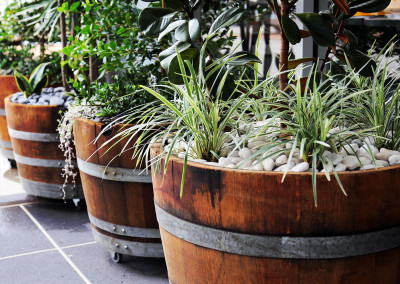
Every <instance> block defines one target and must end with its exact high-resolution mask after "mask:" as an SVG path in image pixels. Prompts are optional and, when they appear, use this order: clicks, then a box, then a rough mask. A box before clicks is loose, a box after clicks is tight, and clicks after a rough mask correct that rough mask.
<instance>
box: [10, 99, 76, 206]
mask: <svg viewBox="0 0 400 284" xmlns="http://www.w3.org/2000/svg"><path fill="white" fill-rule="evenodd" d="M10 98H11V96H9V97H7V98H6V100H5V107H6V112H7V123H8V128H10V129H13V130H17V131H24V132H28V133H49V134H54V135H56V136H57V135H58V133H57V126H58V120H59V119H60V118H61V117H60V114H59V111H60V108H59V107H57V106H31V105H24V104H17V103H13V102H11V101H10ZM11 142H12V145H13V150H14V153H15V155H18V156H21V157H22V158H27V159H28V160H33V161H34V163H35V160H36V161H39V162H42V161H43V162H46V161H44V160H49V161H54V163H55V164H57V165H58V164H59V165H58V167H46V166H35V165H29V164H23V163H19V162H18V161H17V166H18V172H19V175H20V176H21V177H22V178H24V179H27V180H31V181H35V182H40V183H44V184H57V185H60V187H61V186H62V184H63V183H64V178H63V177H62V176H61V175H62V166H61V165H62V164H63V162H64V159H65V158H64V155H63V152H62V151H61V149H59V148H58V145H59V143H58V142H43V141H29V140H25V139H16V138H13V137H11ZM75 181H76V184H77V185H80V177H79V175H78V176H77V177H76V180H75ZM68 184H69V185H72V181H71V180H70V181H69V183H68ZM25 190H26V191H27V192H28V193H29V188H25ZM80 194H82V193H81V192H80ZM38 195H39V194H38ZM39 196H40V195H39ZM43 197H49V196H43ZM75 197H76V198H77V197H81V198H82V197H83V196H75ZM59 198H61V196H59Z"/></svg>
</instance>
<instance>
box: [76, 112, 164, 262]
mask: <svg viewBox="0 0 400 284" xmlns="http://www.w3.org/2000/svg"><path fill="white" fill-rule="evenodd" d="M102 127H104V124H103V123H98V122H94V121H91V120H88V119H82V118H78V119H77V121H76V123H75V125H74V137H75V145H76V152H77V158H78V167H79V170H80V173H81V179H82V185H83V190H84V193H85V199H86V204H87V209H88V214H89V218H90V222H91V224H92V228H93V234H94V238H95V240H96V241H97V242H98V243H100V244H101V245H102V246H103V247H105V248H106V249H107V250H109V251H110V252H111V255H112V258H113V260H114V261H115V262H119V261H120V260H121V257H122V255H124V254H126V255H134V256H142V257H164V253H163V250H162V245H161V239H160V231H159V229H158V223H157V219H156V215H155V210H154V199H153V190H152V184H151V176H150V173H146V172H142V171H140V170H133V168H135V164H136V161H135V160H132V152H131V151H128V152H125V153H123V154H122V155H119V154H120V153H121V152H122V148H123V147H124V145H125V143H126V142H125V140H123V141H121V142H119V143H118V144H117V145H114V146H113V147H112V148H111V149H110V150H108V149H107V148H108V147H103V148H101V145H103V144H104V143H105V142H106V141H108V140H109V139H111V138H112V137H113V135H115V133H117V132H118V131H119V130H120V129H121V127H122V126H121V125H116V126H114V128H113V131H112V133H110V135H108V136H105V135H102V136H101V137H100V139H99V140H98V141H97V142H96V143H95V144H94V143H93V141H94V139H95V138H96V137H97V136H98V135H99V134H100V132H101V130H102Z"/></svg>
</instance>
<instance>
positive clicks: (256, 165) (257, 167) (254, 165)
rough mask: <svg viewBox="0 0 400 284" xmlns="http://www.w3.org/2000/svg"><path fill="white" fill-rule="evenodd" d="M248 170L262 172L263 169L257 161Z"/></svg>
mask: <svg viewBox="0 0 400 284" xmlns="http://www.w3.org/2000/svg"><path fill="white" fill-rule="evenodd" d="M250 170H253V171H263V170H264V167H263V165H262V164H261V163H260V162H259V161H254V162H253V164H252V165H251V166H250Z"/></svg>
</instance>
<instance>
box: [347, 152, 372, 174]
mask: <svg viewBox="0 0 400 284" xmlns="http://www.w3.org/2000/svg"><path fill="white" fill-rule="evenodd" d="M360 162H361V164H360ZM370 163H371V161H370V160H369V159H367V158H365V157H359V159H357V157H356V156H347V157H344V158H343V161H342V164H344V165H346V167H347V168H348V169H349V170H351V171H353V170H355V169H357V168H360V167H362V166H363V165H368V164H370Z"/></svg>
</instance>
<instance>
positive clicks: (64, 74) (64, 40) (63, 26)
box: [58, 0, 69, 92]
mask: <svg viewBox="0 0 400 284" xmlns="http://www.w3.org/2000/svg"><path fill="white" fill-rule="evenodd" d="M63 2H64V0H58V6H59V7H61V6H62V4H63ZM60 32H61V45H62V48H65V47H66V46H67V27H66V24H65V14H64V13H61V15H60ZM66 60H67V57H66V56H65V54H64V52H62V53H61V61H66ZM61 76H62V83H63V86H64V88H65V91H67V92H68V91H69V86H68V82H67V77H68V74H67V64H64V66H63V67H62V69H61Z"/></svg>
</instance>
